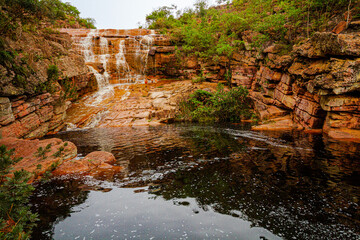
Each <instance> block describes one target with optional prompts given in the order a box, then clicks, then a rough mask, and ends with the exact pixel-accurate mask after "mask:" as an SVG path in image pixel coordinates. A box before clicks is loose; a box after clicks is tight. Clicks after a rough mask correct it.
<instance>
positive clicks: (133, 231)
mask: <svg viewBox="0 0 360 240" xmlns="http://www.w3.org/2000/svg"><path fill="white" fill-rule="evenodd" d="M55 137H58V138H62V139H64V140H69V141H72V142H74V143H75V144H76V145H77V146H78V150H79V153H80V155H79V157H81V156H85V155H86V154H88V153H90V152H92V151H96V150H102V151H109V152H112V153H113V154H114V155H115V156H116V159H117V164H118V165H120V166H123V167H124V171H122V172H120V173H115V174H112V175H103V176H99V177H98V178H97V179H94V178H82V179H80V178H77V177H72V178H60V179H52V180H51V181H49V182H46V183H41V184H40V185H39V186H37V189H36V193H35V194H34V196H33V197H32V200H31V201H32V204H33V209H34V210H36V211H38V212H39V213H40V218H41V223H40V224H39V227H38V228H37V229H35V231H34V234H33V239H249V240H250V239H251V240H252V239H263V240H265V239H269V240H270V239H360V226H359V223H360V210H359V206H358V204H359V198H360V191H359V190H360V164H359V162H360V156H359V153H360V144H356V143H341V142H333V141H330V140H328V139H326V138H323V137H322V136H321V135H306V134H302V133H299V132H294V133H291V132H282V133H271V134H270V133H258V132H251V131H249V130H247V129H246V127H244V126H201V125H166V126H157V127H124V128H112V129H91V130H86V131H70V132H63V133H60V134H57V135H55Z"/></svg>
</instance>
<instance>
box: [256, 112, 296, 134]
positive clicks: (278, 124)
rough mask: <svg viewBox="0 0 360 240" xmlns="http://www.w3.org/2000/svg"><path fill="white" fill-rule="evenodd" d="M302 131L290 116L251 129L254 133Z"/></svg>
mask: <svg viewBox="0 0 360 240" xmlns="http://www.w3.org/2000/svg"><path fill="white" fill-rule="evenodd" d="M302 129H303V127H302V126H300V125H299V124H297V123H295V122H294V121H292V120H291V117H290V116H286V117H282V118H275V119H271V122H270V123H265V124H261V125H258V126H252V127H251V130H253V131H289V130H302Z"/></svg>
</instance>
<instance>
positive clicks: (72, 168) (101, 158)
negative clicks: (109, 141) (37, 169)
mask: <svg viewBox="0 0 360 240" xmlns="http://www.w3.org/2000/svg"><path fill="white" fill-rule="evenodd" d="M115 162H116V160H115V157H114V155H113V154H111V153H109V152H102V151H97V152H92V153H90V154H88V155H87V156H86V157H84V158H82V159H74V160H71V161H68V162H66V163H64V164H63V165H61V166H60V167H59V168H57V169H56V170H55V171H54V173H53V174H54V175H57V176H61V175H69V174H80V175H91V176H99V175H108V174H111V175H113V174H115V173H118V172H120V171H121V170H122V169H123V167H120V166H114V165H113V164H114V163H115Z"/></svg>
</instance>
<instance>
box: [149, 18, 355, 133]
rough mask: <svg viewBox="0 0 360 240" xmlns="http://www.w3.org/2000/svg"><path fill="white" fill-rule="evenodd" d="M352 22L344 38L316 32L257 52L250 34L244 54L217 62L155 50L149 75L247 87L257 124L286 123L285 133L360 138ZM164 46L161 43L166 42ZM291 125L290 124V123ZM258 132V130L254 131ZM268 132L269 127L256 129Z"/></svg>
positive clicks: (169, 49)
mask: <svg viewBox="0 0 360 240" xmlns="http://www.w3.org/2000/svg"><path fill="white" fill-rule="evenodd" d="M357 27H358V23H356V22H355V23H353V24H352V25H351V26H350V28H349V30H348V31H347V32H345V33H342V34H334V33H330V32H322V33H315V34H314V35H313V36H312V37H311V38H310V39H307V40H305V41H304V42H303V43H301V44H299V45H297V46H292V49H290V50H289V49H288V46H282V45H277V44H272V43H267V45H265V46H264V47H263V49H262V51H259V50H258V49H256V48H253V47H251V46H252V42H253V40H252V38H253V36H252V33H251V32H245V33H243V35H244V36H243V39H244V41H245V47H244V50H242V51H239V52H236V53H235V54H234V55H233V57H232V58H231V59H227V58H220V61H219V62H218V63H217V64H214V63H211V62H209V61H204V60H201V59H197V58H195V57H180V58H179V57H177V55H176V54H175V49H176V48H175V47H174V46H171V42H170V41H169V40H168V41H166V44H164V45H165V46H153V47H152V49H151V52H152V53H153V54H152V56H151V58H150V59H152V60H150V61H149V62H151V63H152V64H150V65H149V70H148V71H149V72H152V73H153V74H156V75H163V76H168V77H169V76H170V77H179V78H194V77H196V76H198V75H199V74H201V75H203V77H204V79H206V81H212V82H226V77H225V76H226V72H227V69H229V68H230V72H231V83H232V85H233V86H244V87H245V88H247V89H249V91H250V96H251V98H252V99H253V102H254V106H255V110H256V112H257V113H258V116H259V118H260V120H261V121H262V122H263V123H264V122H265V123H266V121H268V122H273V121H277V120H284V119H288V120H289V121H285V122H284V124H286V126H284V128H283V129H286V128H296V129H301V128H303V129H323V130H324V132H325V133H327V134H328V135H329V136H330V137H333V138H338V139H348V140H349V139H360V33H359V31H357V30H356V29H357ZM164 42H165V41H164ZM289 122H290V123H289ZM255 129H256V128H255ZM257 129H259V130H261V129H271V127H270V128H269V127H267V128H261V127H260V128H257Z"/></svg>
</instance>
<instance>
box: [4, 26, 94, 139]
mask: <svg viewBox="0 0 360 240" xmlns="http://www.w3.org/2000/svg"><path fill="white" fill-rule="evenodd" d="M14 39H16V40H14ZM2 45H3V46H2V49H1V50H2V53H4V54H8V55H10V57H9V58H8V59H3V60H2V61H1V64H0V73H1V74H0V96H1V97H0V134H1V136H2V137H23V138H37V137H42V136H44V135H45V134H46V133H48V132H50V131H58V130H60V129H61V128H62V127H63V124H64V123H63V120H64V118H65V115H66V109H67V107H68V105H69V104H70V102H69V100H71V99H74V98H75V97H76V95H78V94H80V95H81V94H83V93H85V92H87V91H92V90H94V89H96V80H95V78H94V76H93V74H91V73H89V70H88V68H87V66H86V65H85V63H84V60H83V57H82V56H81V55H79V54H78V53H76V52H75V51H74V50H72V49H71V38H70V36H69V35H68V34H64V33H58V32H55V31H53V30H51V31H46V30H43V31H36V32H25V31H23V30H21V28H19V29H18V30H17V32H16V36H11V37H6V38H5V39H2ZM11 55H12V57H11ZM50 75H51V76H50Z"/></svg>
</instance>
